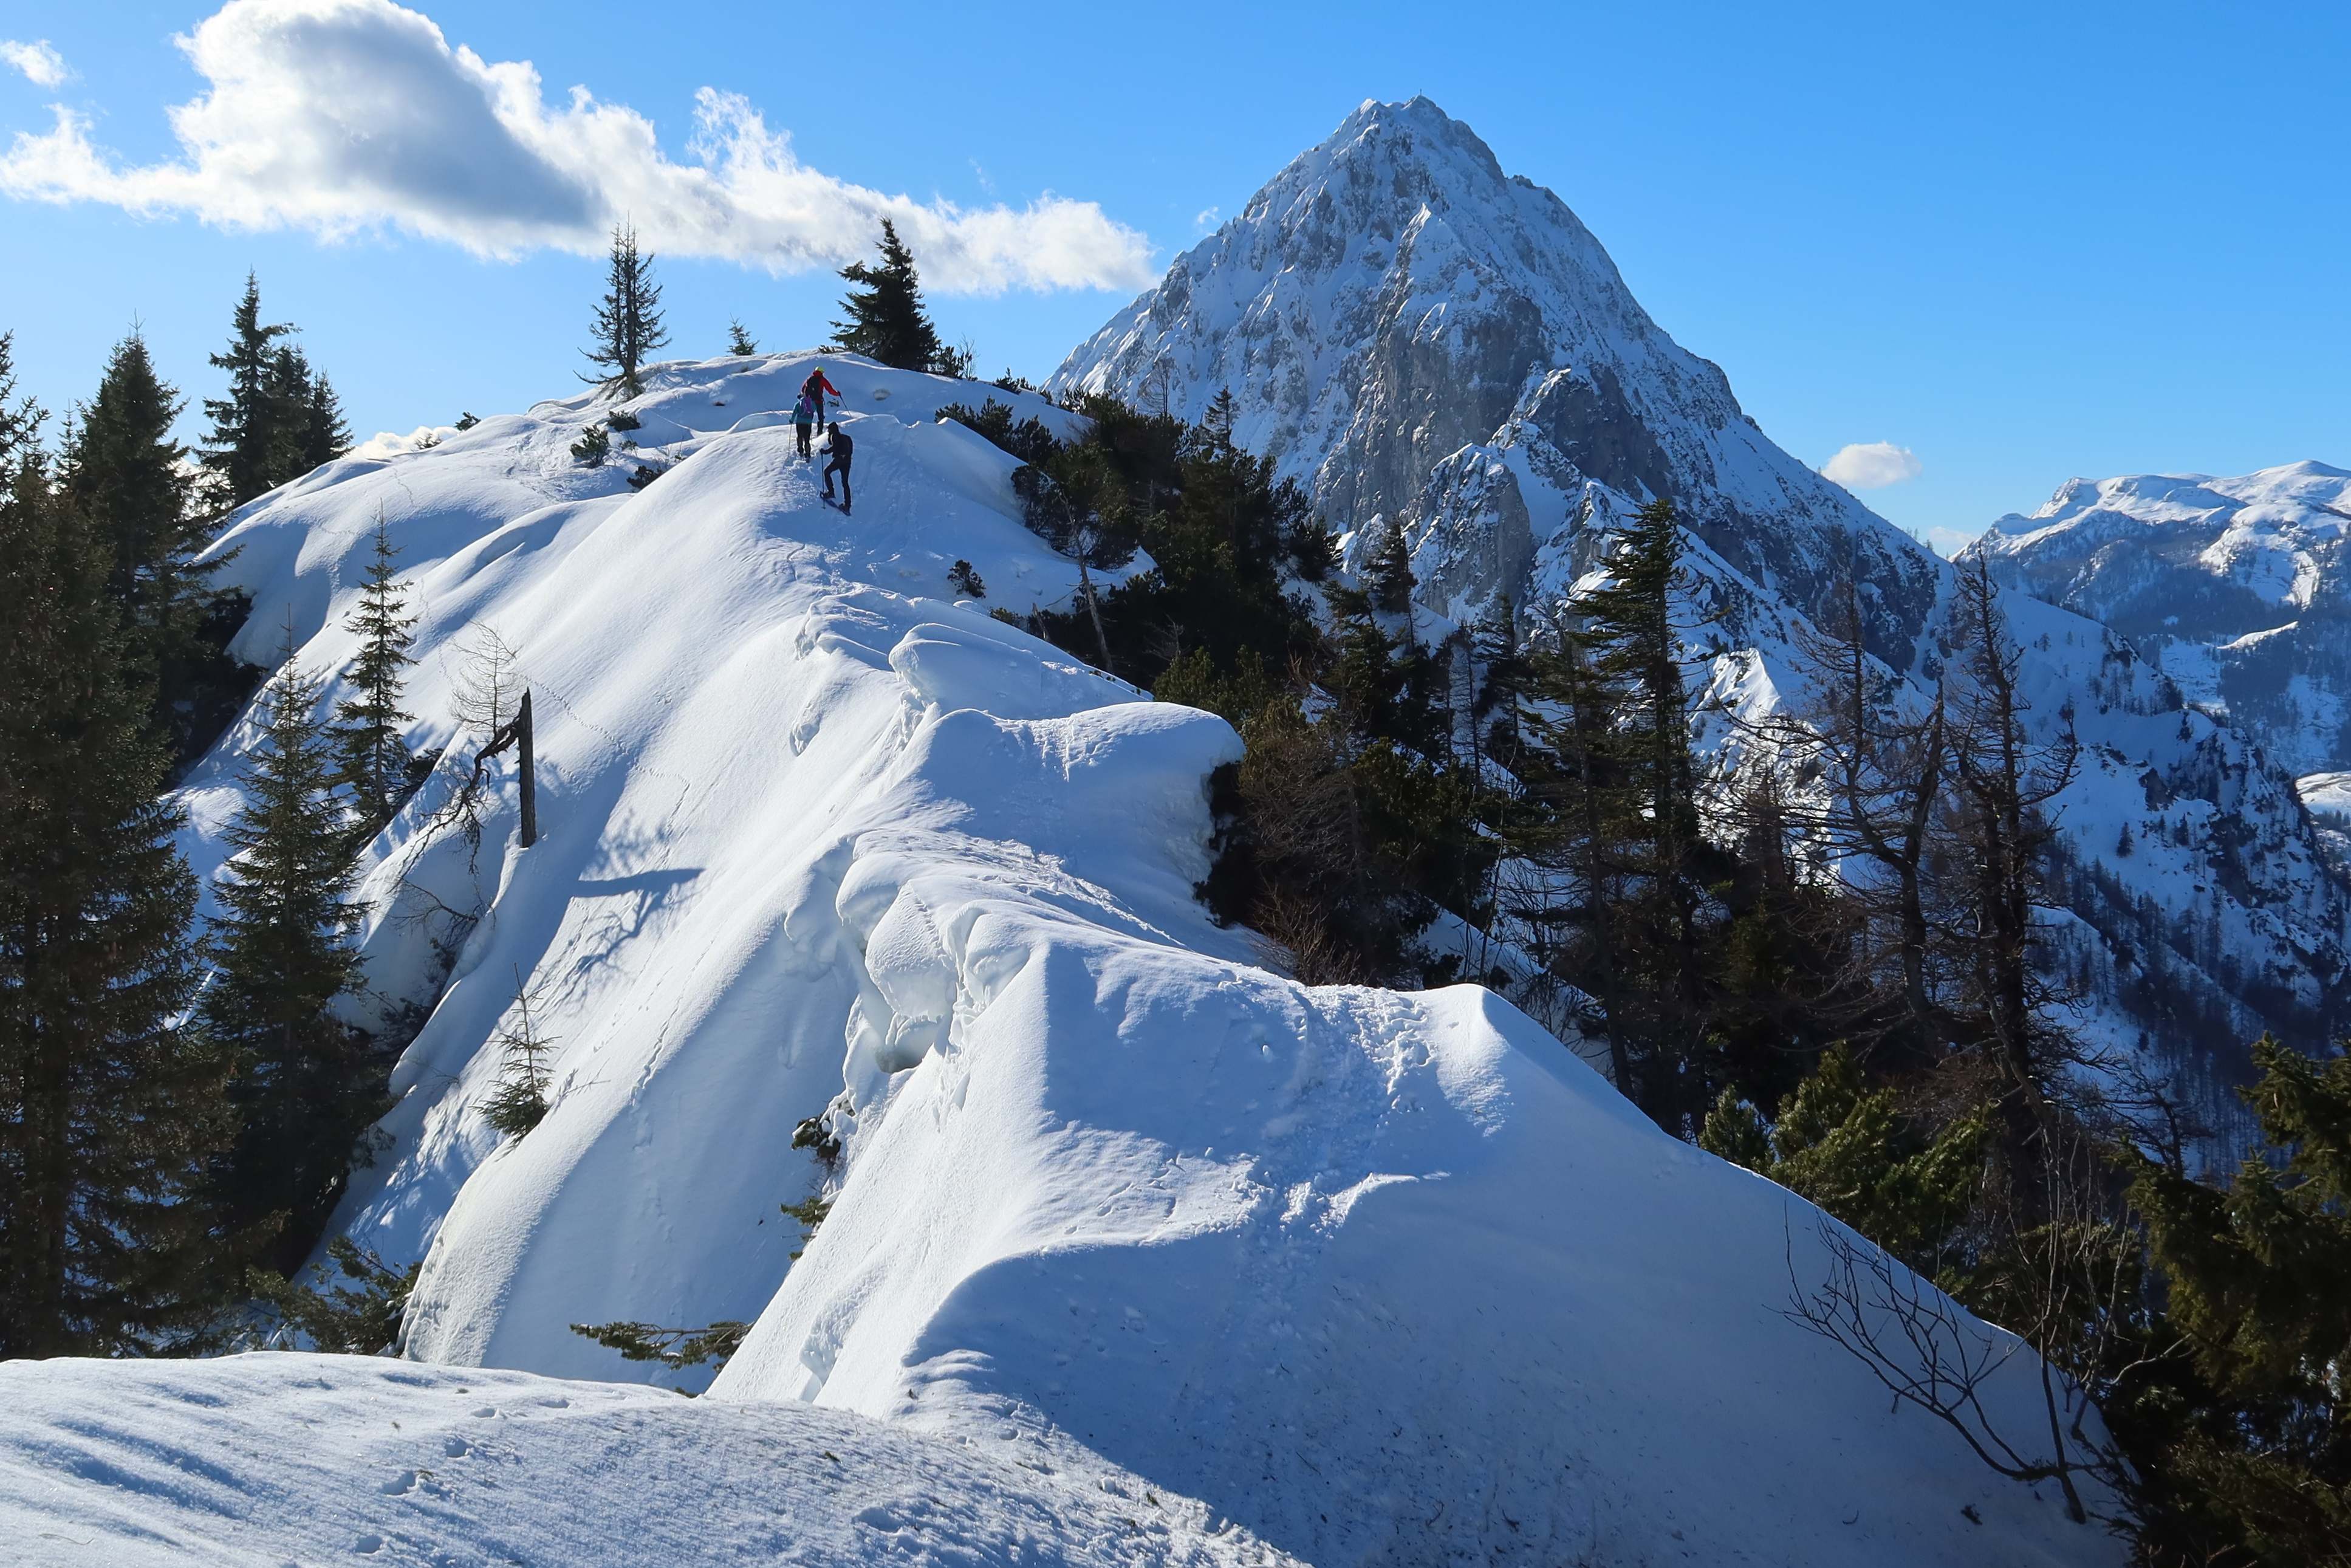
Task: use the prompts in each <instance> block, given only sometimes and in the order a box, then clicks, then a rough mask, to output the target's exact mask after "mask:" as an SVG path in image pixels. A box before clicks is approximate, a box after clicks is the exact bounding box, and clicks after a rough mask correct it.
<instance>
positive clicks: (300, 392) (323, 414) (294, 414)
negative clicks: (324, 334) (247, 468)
mask: <svg viewBox="0 0 2351 1568" xmlns="http://www.w3.org/2000/svg"><path fill="white" fill-rule="evenodd" d="M268 399H269V406H270V411H271V413H270V423H271V425H272V430H273V436H272V449H271V453H270V459H269V465H268V469H267V477H268V478H269V480H270V482H271V484H272V485H273V486H275V485H283V484H285V483H287V481H288V480H293V479H299V478H300V477H301V476H303V475H305V474H308V473H309V472H310V471H311V470H312V469H313V468H317V467H319V466H320V465H323V464H328V463H332V462H333V461H334V460H335V459H336V458H338V457H340V456H341V455H343V454H344V453H346V452H348V451H350V447H351V432H350V425H348V424H346V423H344V422H343V403H342V399H341V398H340V397H338V396H337V395H336V394H335V388H334V383H333V382H329V380H328V379H327V376H326V372H325V371H313V370H312V369H311V368H310V360H309V356H308V355H307V354H305V353H303V352H302V350H299V349H298V348H296V347H295V346H294V345H293V344H291V343H281V344H279V345H278V346H277V350H275V351H274V352H272V353H271V355H270V357H269V386H268Z"/></svg>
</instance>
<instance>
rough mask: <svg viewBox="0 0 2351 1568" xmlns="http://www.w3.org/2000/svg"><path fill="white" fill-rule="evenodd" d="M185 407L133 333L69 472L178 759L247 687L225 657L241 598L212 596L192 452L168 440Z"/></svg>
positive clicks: (161, 726) (228, 712)
mask: <svg viewBox="0 0 2351 1568" xmlns="http://www.w3.org/2000/svg"><path fill="white" fill-rule="evenodd" d="M182 407H183V404H182V402H181V400H180V396H179V394H178V392H176V391H175V390H174V389H173V388H172V387H171V386H170V385H169V384H168V383H166V382H164V381H163V380H162V378H161V377H160V376H158V375H157V374H156V373H155V365H154V361H152V359H151V358H150V357H149V355H148V352H147V345H146V343H145V341H144V340H141V337H140V336H139V334H138V333H136V332H133V333H132V334H131V336H129V337H127V338H125V339H124V340H122V341H121V342H120V343H118V344H116V345H115V348H114V352H113V353H112V355H110V357H109V359H108V360H107V364H106V373H105V376H104V378H103V379H102V380H101V381H100V382H99V387H98V395H97V396H96V397H94V398H92V399H91V400H90V401H89V402H87V403H85V404H83V405H82V407H81V409H80V411H79V412H80V415H81V417H80V420H79V423H78V425H77V426H76V428H75V430H74V433H73V435H72V437H71V439H70V440H69V442H68V444H67V447H66V450H65V452H64V454H63V461H62V464H61V474H62V477H63V483H64V487H65V491H66V495H67V497H68V499H69V500H71V502H72V503H73V504H74V506H75V507H78V509H79V510H80V511H81V512H82V513H83V514H84V515H85V516H87V517H89V520H90V522H91V524H92V525H93V526H94V527H95V528H98V530H99V534H100V536H101V537H102V538H104V540H105V542H106V544H107V546H108V549H109V551H110V555H111V558H112V569H111V572H110V577H109V580H108V588H109V591H110V592H111V593H112V595H113V597H114V600H115V601H116V603H117V604H119V605H120V607H121V609H122V612H123V615H124V618H125V627H126V631H127V632H128V634H129V636H130V639H131V652H132V654H133V656H134V657H135V658H136V659H137V660H138V661H139V662H140V664H141V667H142V669H143V670H144V671H145V672H146V674H147V677H148V679H149V682H150V684H151V685H152V690H153V692H154V698H155V708H154V713H153V716H152V723H153V725H154V727H155V731H156V733H157V734H158V735H159V736H161V737H163V738H164V740H165V742H166V744H167V745H168V746H169V747H170V748H171V752H172V759H173V760H174V761H185V760H187V759H189V758H192V757H193V756H194V755H195V754H196V753H197V752H198V751H200V750H202V749H203V747H204V746H206V745H208V744H210V742H211V740H212V737H214V735H216V734H218V733H219V730H220V727H222V726H223V725H225V723H226V722H227V721H228V719H229V717H230V716H232V714H233V712H234V710H235V707H236V706H237V705H238V704H239V703H240V702H241V701H242V700H243V698H244V695H245V693H246V690H247V689H248V688H249V685H250V683H249V680H248V678H247V674H246V670H245V668H244V666H242V665H241V664H238V663H237V662H236V661H235V660H234V659H231V658H230V657H229V656H228V655H227V653H226V651H225V648H226V641H227V636H228V634H229V633H230V632H233V631H234V628H235V622H238V621H241V620H242V619H243V616H242V613H241V612H242V600H241V598H239V599H236V600H234V601H231V600H229V599H228V598H227V596H225V595H223V594H222V593H221V592H219V591H217V590H215V589H214V588H213V587H212V585H211V578H212V575H213V573H214V571H215V570H218V569H219V562H218V561H216V560H214V561H200V560H199V559H198V557H199V556H200V555H201V554H202V552H203V550H204V546H205V544H206V542H207V536H208V533H209V528H208V526H207V523H206V521H205V519H204V517H203V516H202V515H201V513H200V511H199V508H198V507H197V504H196V497H195V493H194V491H195V487H194V485H193V481H192V479H191V477H190V476H189V473H188V470H187V456H188V449H187V447H185V446H184V445H183V444H180V443H179V442H177V441H174V440H173V439H172V422H173V421H174V420H175V419H177V418H178V417H179V413H180V410H181V408H182Z"/></svg>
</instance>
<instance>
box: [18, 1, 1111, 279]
mask: <svg viewBox="0 0 2351 1568" xmlns="http://www.w3.org/2000/svg"><path fill="white" fill-rule="evenodd" d="M179 43H180V47H182V48H183V50H184V51H185V52H186V54H187V56H188V58H189V61H190V63H191V64H193V66H194V67H195V68H196V70H197V72H198V73H199V74H201V75H202V76H203V77H204V78H205V79H206V80H207V82H208V83H209V87H208V89H207V90H206V91H204V93H202V94H200V95H199V96H197V97H196V98H194V99H191V100H190V101H188V102H186V103H183V104H181V105H179V106H177V107H176V108H174V109H172V110H171V120H172V131H173V132H174V134H175V135H176V136H177V137H178V139H179V142H180V156H179V157H178V158H177V159H174V160H169V161H166V162H159V163H153V164H148V165H144V166H141V165H124V164H121V163H120V162H117V161H116V160H115V159H113V158H112V157H111V156H110V155H109V154H108V153H107V152H104V151H103V150H102V149H100V148H99V147H98V146H97V145H95V144H94V143H93V142H92V141H91V139H90V126H89V120H87V119H86V118H85V117H83V116H82V115H79V114H78V113H76V112H75V111H73V110H69V109H66V108H63V107H59V108H57V109H56V110H54V112H55V114H56V116H57V122H56V124H55V126H54V127H53V128H52V129H51V130H49V131H47V132H44V133H40V134H34V133H31V132H25V133H20V134H19V135H18V136H17V137H16V141H15V143H14V144H13V145H12V146H11V147H10V148H9V149H8V151H7V152H6V153H5V155H0V193H6V194H8V195H11V196H14V197H16V198H17V199H18V200H25V201H44V202H57V203H67V202H97V203H103V204H108V205H112V206H119V207H121V208H123V209H124V210H126V211H128V212H132V213H138V214H177V213H185V214H193V215H194V216H196V217H198V218H200V219H202V220H203V221H204V222H206V223H212V224H218V225H223V226H225V227H230V228H241V229H277V228H293V229H304V230H308V231H309V232H311V233H314V234H317V235H320V236H321V237H324V238H327V239H342V238H347V237H349V236H351V235H359V234H364V233H370V232H375V231H381V230H384V229H393V230H398V231H402V232H404V233H408V234H412V235H420V236H423V237H424V238H428V239H435V240H442V241H446V242H448V243H450V244H453V245H457V246H464V247H465V249H467V250H469V251H472V252H474V253H475V254H476V255H482V256H500V257H511V256H518V255H521V254H523V253H525V252H527V251H531V250H536V249H555V250H563V251H571V252H576V253H580V254H586V255H595V254H599V253H601V251H602V250H603V248H604V246H605V244H606V241H607V238H608V235H609V231H610V230H611V225H613V224H614V223H616V222H618V221H619V220H621V219H622V218H623V217H627V218H629V219H631V220H632V221H633V222H634V223H635V224H636V225H637V231H638V235H639V236H640V238H641V239H642V240H643V243H644V244H645V246H646V247H647V248H648V249H651V250H653V251H656V252H660V253H664V254H667V255H672V256H705V257H712V258H716V259H721V260H726V261H734V262H738V263H741V264H743V265H745V266H751V267H764V268H766V269H767V270H768V271H769V272H773V273H784V272H798V271H803V270H807V269H810V268H815V267H838V266H840V265H841V264H842V263H844V262H846V261H850V260H852V259H854V258H856V257H859V256H865V255H868V254H870V252H871V251H872V246H873V242H874V239H875V237H876V236H877V235H879V233H880V230H881V222H882V219H883V218H884V217H888V218H891V219H893V221H895V223H896V224H897V225H898V231H899V233H900V235H902V236H904V239H905V241H906V243H907V245H908V246H910V247H911V248H912V249H913V250H914V256H915V258H916V259H917V260H918V261H919V262H920V263H921V265H922V267H923V276H924V281H925V283H926V284H927V285H929V286H931V287H934V288H935V289H937V290H939V291H940V292H943V293H962V294H996V293H1001V292H1002V291H1004V290H1006V289H1008V288H1030V289H1056V288H1119V289H1131V288H1136V287H1142V286H1143V285H1144V284H1146V283H1148V282H1150V281H1151V278H1152V277H1153V272H1152V267H1151V246H1150V242H1149V241H1148V240H1147V239H1146V238H1145V237H1144V235H1142V234H1140V233H1138V232H1137V231H1135V230H1134V229H1132V228H1129V227H1127V226H1126V225H1123V224H1120V223H1117V222H1115V221H1113V219H1111V218H1110V217H1109V216H1107V215H1106V214H1104V213H1103V212H1102V208H1101V207H1100V206H1099V205H1097V204H1094V203H1092V202H1077V201H1071V200H1069V199H1067V198H1065V197H1061V196H1056V195H1053V194H1051V193H1046V194H1044V195H1041V196H1040V197H1038V198H1037V199H1036V200H1034V201H1032V202H1030V203H1029V204H1027V205H1026V206H1023V207H1011V206H1008V205H1004V204H996V205H993V206H987V207H978V208H966V207H962V206H959V205H957V204H955V203H953V202H948V201H945V200H934V201H932V202H930V203H927V204H925V203H918V202H916V201H914V199H913V198H912V197H909V196H904V195H898V196H892V195H885V194H884V193H881V192H879V191H873V190H869V189H867V188H865V187H863V186H860V185H852V184H850V183H847V182H845V181H842V180H839V179H835V178H833V177H832V176H831V175H829V174H823V173H820V172H818V171H816V170H814V169H811V168H809V167H808V166H807V165H805V164H803V163H801V162H799V160H798V159H797V158H796V157H794V156H793V154H792V151H791V139H790V135H789V132H786V131H771V130H769V129H768V124H767V122H766V120H765V119H764V118H763V117H762V116H761V115H760V113H759V111H758V110H756V109H754V108H753V107H752V105H751V103H750V101H749V100H748V99H745V98H742V97H740V96H739V95H737V94H734V93H724V92H719V91H716V90H715V89H710V88H704V89H701V91H700V92H699V93H698V94H697V95H696V99H695V116H694V121H695V129H694V134H693V137H692V139H691V141H689V143H688V149H687V150H688V152H689V153H690V155H691V158H692V160H693V161H692V162H683V163H681V162H674V161H672V160H671V159H670V158H669V157H668V156H667V155H666V154H664V152H662V150H661V148H660V146H659V144H658V143H657V142H656V141H655V139H654V134H653V122H652V121H651V120H647V119H646V118H645V117H644V116H643V115H641V114H639V113H637V112H636V111H635V110H632V109H630V108H628V107H627V106H626V105H622V104H611V103H602V102H600V101H598V100H597V99H596V98H595V97H594V96H593V95H591V94H590V92H589V91H588V90H587V89H585V88H579V87H575V88H573V89H571V90H570V92H569V95H568V96H566V97H565V98H564V99H562V100H561V101H560V102H558V103H552V104H551V103H549V101H548V99H547V97H546V94H545V92H544V91H543V89H542V85H541V83H540V80H539V77H538V72H537V71H536V70H535V69H533V68H532V67H531V66H530V64H529V63H528V61H504V62H492V61H487V60H485V59H483V58H482V57H480V56H478V55H476V54H475V53H474V52H473V50H471V49H469V48H466V47H464V46H462V45H458V46H455V47H453V46H452V45H451V44H450V43H449V42H448V41H447V40H446V39H445V38H444V37H443V36H442V33H441V29H440V28H439V27H438V26H434V23H433V21H432V19H431V18H429V17H427V16H423V15H422V14H421V13H419V12H415V11H412V10H408V9H406V8H405V7H403V6H400V5H393V4H392V0H230V4H228V5H224V6H223V7H222V8H221V9H220V10H219V11H218V12H217V13H215V14H214V15H213V16H209V17H207V18H206V19H205V20H204V21H203V22H202V23H200V24H199V25H198V26H196V28H195V30H194V32H193V33H192V34H191V35H189V36H188V37H183V38H182V39H180V40H179Z"/></svg>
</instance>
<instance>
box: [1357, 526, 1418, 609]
mask: <svg viewBox="0 0 2351 1568" xmlns="http://www.w3.org/2000/svg"><path fill="white" fill-rule="evenodd" d="M1365 577H1366V585H1367V586H1368V587H1369V588H1370V590H1371V594H1372V602H1373V603H1374V604H1375V605H1377V606H1378V607H1379V608H1380V609H1382V610H1384V611H1385V612H1387V613H1389V614H1390V615H1405V614H1408V613H1410V612H1411V610H1412V593H1413V590H1414V589H1415V588H1416V587H1418V586H1419V584H1418V583H1417V582H1416V580H1414V578H1413V575H1412V551H1411V550H1410V549H1408V548H1406V546H1405V538H1404V529H1403V528H1401V527H1400V526H1398V525H1396V524H1395V523H1390V524H1389V525H1388V526H1387V528H1386V530H1385V531H1384V532H1383V533H1382V534H1381V535H1380V542H1379V548H1378V549H1375V550H1374V551H1373V552H1372V559H1371V570H1369V571H1368V572H1367V573H1366V574H1365Z"/></svg>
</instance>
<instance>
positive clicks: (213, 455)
mask: <svg viewBox="0 0 2351 1568" xmlns="http://www.w3.org/2000/svg"><path fill="white" fill-rule="evenodd" d="M293 330H294V329H293V328H292V327H289V326H286V325H284V324H282V323H281V324H279V325H277V326H264V325H263V324H262V320H261V279H260V278H259V277H257V276H256V275H255V274H253V273H249V272H248V273H247V274H246V277H245V297H244V298H242V299H240V300H239V301H238V302H237V307H236V314H235V319H234V323H233V326H232V328H231V336H230V338H229V344H228V348H227V350H225V352H222V353H218V354H214V355H213V356H211V363H212V365H213V368H214V369H215V370H222V371H227V372H228V395H227V396H226V397H220V398H206V399H205V400H204V413H205V415H206V416H207V417H208V418H210V419H211V420H212V422H213V427H212V433H211V434H210V435H208V436H207V437H206V438H205V442H204V468H205V470H206V471H207V472H208V473H210V474H211V476H212V477H213V487H214V498H215V501H216V503H217V505H218V507H219V508H220V509H221V510H222V511H227V510H230V509H232V508H234V507H241V506H243V505H245V503H246V502H247V501H250V500H252V499H253V498H254V497H256V496H258V495H262V494H264V493H265V492H266V491H268V490H271V489H273V488H275V487H276V486H278V485H279V484H282V483H283V482H284V479H285V473H284V470H285V467H286V464H287V430H286V421H285V418H284V409H283V405H282V402H281V401H280V398H279V395H278V389H277V384H276V382H277V374H276V371H277V366H276V364H275V361H276V359H277V352H276V350H275V348H274V347H273V345H274V344H276V342H277V340H278V339H280V338H283V337H285V336H286V335H287V333H289V332H291V331H293Z"/></svg>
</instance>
